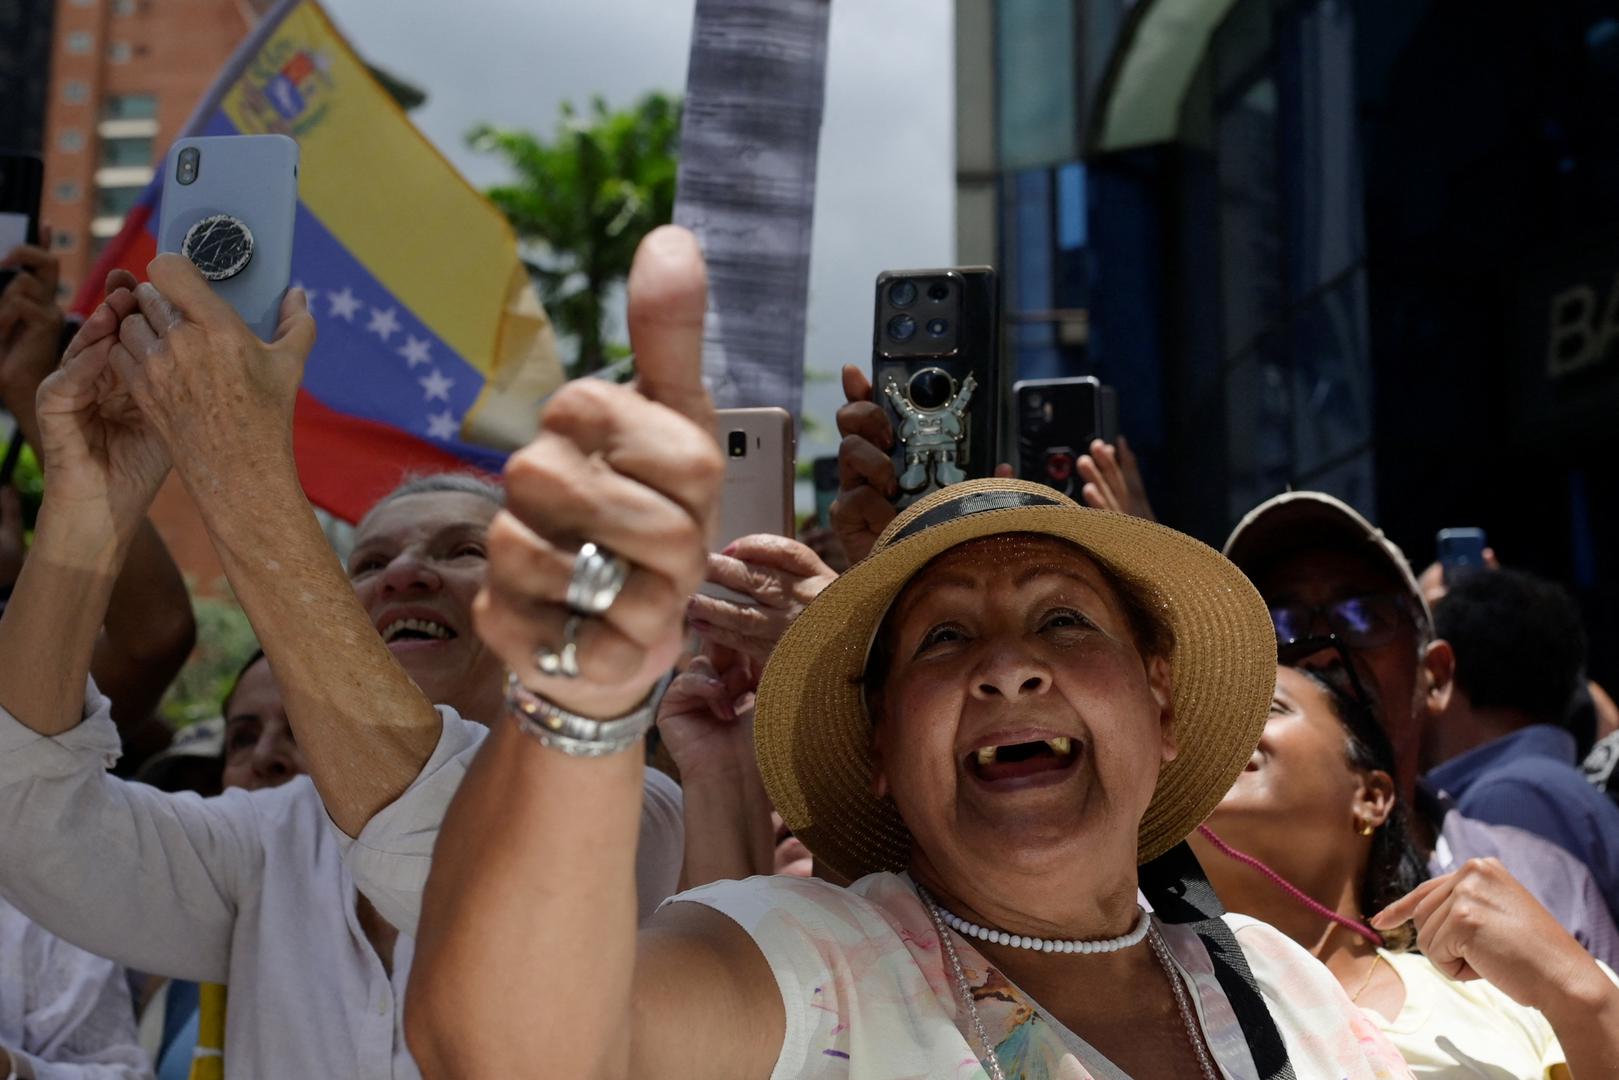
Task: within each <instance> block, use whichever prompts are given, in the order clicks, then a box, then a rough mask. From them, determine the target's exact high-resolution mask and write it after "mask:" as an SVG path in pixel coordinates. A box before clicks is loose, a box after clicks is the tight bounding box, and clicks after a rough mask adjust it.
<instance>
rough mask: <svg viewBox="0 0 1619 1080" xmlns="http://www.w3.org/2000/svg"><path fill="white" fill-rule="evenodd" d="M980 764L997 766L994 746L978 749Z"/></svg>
mask: <svg viewBox="0 0 1619 1080" xmlns="http://www.w3.org/2000/svg"><path fill="white" fill-rule="evenodd" d="M978 764H980V765H993V764H995V748H994V747H993V746H981V747H979V748H978Z"/></svg>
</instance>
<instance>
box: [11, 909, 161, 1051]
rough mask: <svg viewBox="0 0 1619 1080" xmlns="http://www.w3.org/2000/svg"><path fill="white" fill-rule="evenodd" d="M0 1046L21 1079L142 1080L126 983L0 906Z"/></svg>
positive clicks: (106, 965) (104, 964) (109, 966)
mask: <svg viewBox="0 0 1619 1080" xmlns="http://www.w3.org/2000/svg"><path fill="white" fill-rule="evenodd" d="M0 1047H4V1048H5V1049H6V1051H7V1053H9V1054H10V1055H11V1060H12V1071H13V1072H15V1073H16V1074H17V1076H19V1077H22V1078H24V1080H143V1078H146V1077H150V1076H151V1075H152V1065H151V1062H149V1061H148V1060H147V1058H146V1054H145V1052H144V1051H142V1050H141V1047H140V1043H139V1042H137V1041H136V1038H135V1009H134V1006H133V1005H132V1004H131V1003H130V1000H129V984H128V983H126V982H125V981H124V973H123V970H122V969H121V968H119V967H118V965H117V964H114V963H113V962H112V961H111V960H104V959H102V958H101V957H99V956H92V955H91V954H89V953H87V952H85V951H84V950H83V949H80V948H77V947H75V946H73V945H69V944H68V943H67V942H65V941H63V940H62V939H61V938H59V937H57V936H56V935H54V934H52V933H50V932H49V931H47V930H46V929H45V928H44V927H42V926H40V925H39V924H38V923H36V922H34V921H32V920H31V919H29V918H28V917H27V916H26V915H24V914H23V913H22V912H20V911H18V910H17V909H16V908H14V907H12V906H11V905H10V904H8V903H6V902H5V901H4V900H0Z"/></svg>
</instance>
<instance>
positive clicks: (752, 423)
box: [698, 407, 795, 605]
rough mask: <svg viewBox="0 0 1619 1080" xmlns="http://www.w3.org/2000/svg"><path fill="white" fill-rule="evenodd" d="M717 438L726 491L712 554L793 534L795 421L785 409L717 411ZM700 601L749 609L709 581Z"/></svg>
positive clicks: (737, 596) (745, 599)
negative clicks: (762, 537) (757, 537)
mask: <svg viewBox="0 0 1619 1080" xmlns="http://www.w3.org/2000/svg"><path fill="white" fill-rule="evenodd" d="M715 434H716V436H718V438H719V444H720V450H721V451H722V452H723V453H724V454H725V487H724V490H723V491H722V493H721V495H720V525H719V531H718V533H717V534H716V535H715V538H714V546H713V550H715V551H724V550H725V549H726V548H727V547H728V546H730V544H731V543H732V542H733V541H735V540H739V539H741V538H742V537H744V536H752V535H754V534H755V533H773V534H775V535H777V536H792V535H793V452H794V450H795V446H794V439H793V417H792V414H791V413H789V412H788V411H787V410H786V409H780V408H775V407H768V408H756V409H721V410H719V413H718V414H717V417H716V422H715ZM698 591H699V592H701V593H702V594H703V595H704V596H712V597H715V598H716V599H720V600H729V601H731V602H732V603H736V604H749V605H751V604H753V603H754V600H753V598H752V597H749V596H743V595H742V594H741V593H737V592H733V591H732V590H730V589H727V588H725V587H723V586H720V585H715V584H713V583H712V582H705V583H704V584H703V586H702V588H701V589H700V590H698Z"/></svg>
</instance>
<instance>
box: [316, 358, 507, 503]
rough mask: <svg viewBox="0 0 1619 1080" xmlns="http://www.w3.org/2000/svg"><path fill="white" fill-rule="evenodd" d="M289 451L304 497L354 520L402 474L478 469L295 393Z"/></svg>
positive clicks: (399, 433)
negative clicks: (292, 455)
mask: <svg viewBox="0 0 1619 1080" xmlns="http://www.w3.org/2000/svg"><path fill="white" fill-rule="evenodd" d="M293 454H294V455H295V456H296V457H297V459H298V475H299V476H300V477H301V478H302V480H303V485H304V493H305V494H307V495H308V496H309V501H310V502H312V503H314V504H315V505H316V506H318V507H320V508H321V509H323V510H326V511H328V512H329V513H332V514H335V515H337V516H338V517H340V518H342V519H343V520H345V521H358V520H360V518H361V517H362V516H363V515H364V514H365V512H366V511H367V510H369V509H370V508H371V505H372V503H374V502H376V501H377V500H378V499H380V498H381V497H382V496H384V495H386V494H387V493H388V492H389V491H391V490H393V488H394V487H395V486H396V485H397V484H398V483H399V481H400V479H401V478H402V477H403V476H405V475H406V474H407V473H441V472H478V471H479V470H478V469H476V468H475V467H474V466H472V465H471V464H469V463H468V462H466V461H463V460H462V459H461V458H459V457H457V456H456V455H454V454H452V453H449V452H448V451H445V450H441V449H440V448H438V447H436V446H434V445H432V444H431V443H428V442H425V441H423V440H421V439H418V438H416V437H415V436H413V435H409V434H406V433H405V432H403V431H401V430H399V429H398V428H396V427H391V426H389V425H387V424H379V423H377V422H376V421H374V420H361V419H359V418H357V417H354V416H350V415H348V414H347V413H340V412H336V411H335V410H333V409H329V408H327V407H326V406H325V405H322V404H321V403H320V401H319V400H318V399H316V398H315V397H314V395H312V394H310V393H308V392H306V391H304V390H299V391H298V407H297V412H296V414H295V416H294V422H293Z"/></svg>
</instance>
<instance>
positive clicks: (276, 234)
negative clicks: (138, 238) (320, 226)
mask: <svg viewBox="0 0 1619 1080" xmlns="http://www.w3.org/2000/svg"><path fill="white" fill-rule="evenodd" d="M164 170H165V171H164V176H163V208H162V215H161V217H162V221H161V223H160V224H159V225H158V250H159V251H166V252H177V253H179V254H181V255H183V256H185V257H186V258H187V259H189V260H190V261H191V263H192V265H194V266H195V267H196V268H197V271H198V272H199V273H200V274H202V276H203V277H204V278H205V279H207V281H208V283H209V285H211V286H212V287H213V290H214V292H216V293H217V294H219V296H220V298H221V299H223V300H224V301H225V302H226V303H228V304H230V305H231V307H233V308H235V309H236V313H237V314H238V315H240V316H241V317H242V321H243V322H245V323H247V325H248V326H249V327H251V328H252V330H253V332H254V333H256V334H258V336H259V337H260V338H263V339H264V340H266V341H268V340H269V339H270V338H271V337H273V336H274V335H275V328H276V323H277V322H278V321H279V319H280V314H281V299H282V297H283V296H285V295H286V292H287V285H288V283H289V282H290V281H291V279H292V233H293V223H294V221H295V220H296V218H297V213H298V144H297V143H296V142H294V141H293V140H291V139H289V138H287V137H286V136H284V135H219V136H203V137H200V138H194V139H181V140H179V141H178V142H176V143H175V144H174V147H173V149H171V150H170V151H169V156H168V160H167V161H166V162H165V165H164Z"/></svg>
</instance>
